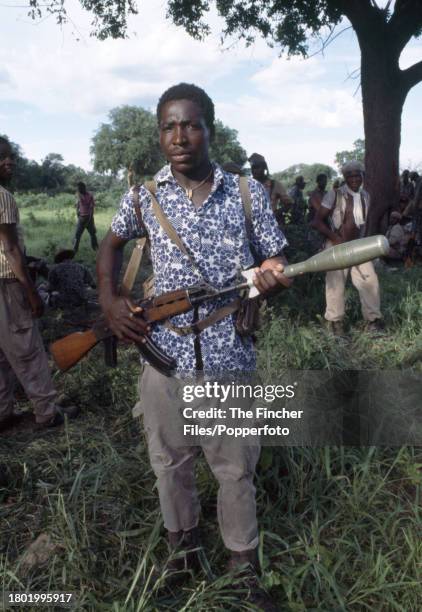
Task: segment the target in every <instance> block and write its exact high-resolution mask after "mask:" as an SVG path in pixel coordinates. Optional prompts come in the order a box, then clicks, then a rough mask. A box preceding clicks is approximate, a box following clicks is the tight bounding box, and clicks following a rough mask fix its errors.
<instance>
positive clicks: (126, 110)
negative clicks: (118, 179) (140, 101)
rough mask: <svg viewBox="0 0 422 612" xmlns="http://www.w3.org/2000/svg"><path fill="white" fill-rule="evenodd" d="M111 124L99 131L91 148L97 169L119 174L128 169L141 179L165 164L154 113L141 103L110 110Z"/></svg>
mask: <svg viewBox="0 0 422 612" xmlns="http://www.w3.org/2000/svg"><path fill="white" fill-rule="evenodd" d="M109 118H110V123H107V124H102V125H101V126H100V127H99V129H98V130H97V132H96V134H95V136H94V138H93V140H92V147H91V154H92V156H93V159H94V168H95V170H97V171H100V172H107V171H110V172H111V173H112V174H114V175H117V174H118V172H119V171H121V170H126V171H127V172H130V173H132V174H133V177H134V178H135V179H136V180H137V181H139V180H140V179H141V177H144V176H145V175H150V174H154V173H155V172H157V170H158V169H159V168H160V167H161V166H162V165H163V164H164V161H165V160H164V158H163V156H162V155H161V152H160V149H159V146H158V128H157V120H156V118H155V116H154V115H153V114H152V113H151V112H149V111H147V110H144V109H143V108H140V107H138V106H119V107H117V108H114V109H112V110H111V111H110V113H109Z"/></svg>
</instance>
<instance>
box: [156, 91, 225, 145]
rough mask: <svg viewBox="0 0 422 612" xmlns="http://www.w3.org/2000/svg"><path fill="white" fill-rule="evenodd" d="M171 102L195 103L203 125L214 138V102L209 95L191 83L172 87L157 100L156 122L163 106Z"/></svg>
mask: <svg viewBox="0 0 422 612" xmlns="http://www.w3.org/2000/svg"><path fill="white" fill-rule="evenodd" d="M173 100H191V102H195V104H197V105H198V106H199V108H200V109H201V111H202V113H203V115H204V119H205V123H206V125H207V128H208V129H209V131H210V136H211V137H213V136H214V132H215V124H214V122H215V110H214V102H213V101H212V100H211V98H210V97H209V95H208V94H207V93H206V92H205V91H204V90H203V89H201V88H200V87H198V86H197V85H193V84H192V83H179V84H178V85H173V86H172V87H170V88H169V89H167V90H166V91H165V92H164V93H163V95H162V96H161V98H160V99H159V100H158V104H157V121H158V122H159V121H160V118H161V111H162V108H163V106H164V104H167V102H172V101H173Z"/></svg>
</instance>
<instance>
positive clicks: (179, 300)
mask: <svg viewBox="0 0 422 612" xmlns="http://www.w3.org/2000/svg"><path fill="white" fill-rule="evenodd" d="M388 251H389V244H388V240H387V238H386V237H385V236H370V237H368V238H360V239H359V240H352V241H350V242H345V243H343V244H339V245H337V246H333V247H331V248H329V249H326V250H325V251H322V252H321V253H317V255H314V256H313V257H310V258H309V259H307V260H306V261H302V262H300V263H295V264H288V265H287V266H286V267H285V269H284V274H285V276H287V277H289V278H293V277H294V276H301V275H302V274H307V273H309V272H328V271H330V270H341V269H344V268H351V267H352V266H358V265H359V264H362V263H365V262H366V261H370V260H371V259H376V258H377V257H382V256H383V255H387V253H388ZM254 273H255V272H254V269H253V268H252V269H250V270H245V271H244V272H242V276H243V277H244V278H245V282H243V283H240V284H237V285H233V286H231V287H225V288H224V289H214V288H212V287H202V286H201V287H188V288H187V289H178V290H176V291H170V292H169V293H164V294H163V295H160V296H158V297H154V298H149V299H146V300H141V302H140V303H139V306H140V307H141V308H142V312H141V314H140V315H139V316H142V317H143V318H144V319H145V320H146V321H149V322H151V323H153V322H156V321H164V320H166V319H168V318H170V317H173V316H176V315H179V314H182V313H184V312H188V311H189V310H192V309H193V307H194V306H195V305H196V304H199V303H201V302H204V301H206V300H210V299H213V298H215V297H218V296H220V295H224V294H226V293H230V292H236V291H237V292H239V291H244V290H248V297H249V298H253V297H256V296H257V295H259V292H258V290H257V288H256V287H255V285H254V284H253V280H252V278H253V275H254ZM112 336H113V332H112V331H111V330H110V329H109V328H108V327H107V324H106V321H105V319H103V318H100V319H99V320H98V321H97V322H96V323H95V325H94V327H93V328H92V329H90V330H88V331H85V332H75V333H73V334H70V335H69V336H65V337H64V338H61V340H57V341H56V342H53V343H52V344H51V345H50V351H51V354H52V355H53V358H54V360H55V362H56V364H57V366H58V367H59V368H60V370H62V371H64V372H65V371H66V370H68V369H70V368H71V367H72V366H74V365H75V364H76V363H78V361H80V360H81V359H82V357H84V356H85V355H86V354H87V353H88V352H89V351H90V350H91V349H92V348H93V347H94V346H95V345H96V344H98V342H100V341H101V340H107V339H108V338H111V337H112ZM137 347H138V349H139V351H140V353H141V354H142V355H143V357H144V358H145V359H146V361H148V363H150V364H151V365H152V366H154V367H155V368H156V369H157V370H159V371H160V372H162V373H163V374H166V375H167V376H169V375H170V374H171V372H172V371H173V370H174V369H175V367H176V363H175V361H174V360H173V359H171V358H170V357H168V356H167V355H166V354H165V353H163V351H161V349H159V348H158V347H157V346H156V345H155V344H154V343H153V342H152V340H151V339H150V338H149V337H148V336H145V343H139V344H137Z"/></svg>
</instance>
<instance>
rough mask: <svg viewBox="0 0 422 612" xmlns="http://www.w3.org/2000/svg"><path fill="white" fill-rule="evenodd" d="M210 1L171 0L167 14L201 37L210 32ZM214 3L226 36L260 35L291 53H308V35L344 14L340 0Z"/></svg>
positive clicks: (250, 37)
mask: <svg viewBox="0 0 422 612" xmlns="http://www.w3.org/2000/svg"><path fill="white" fill-rule="evenodd" d="M211 4H213V3H211V2H206V1H204V0H195V1H194V2H190V1H188V0H169V2H168V11H167V14H168V16H169V17H170V18H171V19H172V20H173V21H174V22H175V23H176V24H177V25H180V26H182V27H184V28H185V29H186V31H187V32H188V33H189V34H191V36H193V37H195V38H199V39H201V38H203V37H204V36H206V35H208V34H209V33H210V27H209V26H208V24H207V23H206V22H205V21H204V16H205V15H206V13H207V12H208V11H209V9H210V6H211ZM215 4H216V7H217V11H218V13H219V15H220V16H221V17H222V18H223V19H224V21H225V28H224V30H223V35H224V36H233V35H234V36H238V37H239V38H240V39H243V40H245V42H246V43H247V44H251V43H252V42H254V40H255V37H256V35H258V36H260V37H262V38H264V39H266V40H267V41H268V42H269V43H270V44H277V45H278V46H281V47H286V48H287V49H288V52H289V53H290V54H301V55H306V52H307V49H308V43H307V41H308V38H309V36H317V35H318V33H319V32H320V30H321V29H323V28H326V27H333V26H335V25H336V24H337V23H339V22H340V20H341V17H342V10H341V8H340V7H339V5H338V3H337V2H332V1H329V0H328V1H327V0H319V1H317V2H304V1H303V0H285V1H282V2H279V1H276V2H267V1H266V0H247V1H246V2H238V1H237V0H217V1H216V3H215Z"/></svg>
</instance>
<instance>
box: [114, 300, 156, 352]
mask: <svg viewBox="0 0 422 612" xmlns="http://www.w3.org/2000/svg"><path fill="white" fill-rule="evenodd" d="M102 309H103V312H104V316H105V318H106V320H107V324H108V326H109V328H110V329H111V331H112V332H113V333H114V335H115V336H117V338H118V339H119V340H122V341H123V342H135V343H139V342H145V336H146V335H148V334H149V332H150V331H151V327H150V325H149V323H148V322H147V321H145V319H143V317H142V308H140V307H139V306H136V304H134V303H133V302H132V301H131V300H129V299H128V298H125V297H121V296H115V297H113V298H111V299H110V300H108V302H107V304H102Z"/></svg>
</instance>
